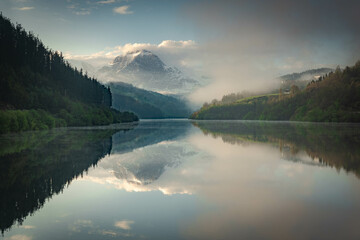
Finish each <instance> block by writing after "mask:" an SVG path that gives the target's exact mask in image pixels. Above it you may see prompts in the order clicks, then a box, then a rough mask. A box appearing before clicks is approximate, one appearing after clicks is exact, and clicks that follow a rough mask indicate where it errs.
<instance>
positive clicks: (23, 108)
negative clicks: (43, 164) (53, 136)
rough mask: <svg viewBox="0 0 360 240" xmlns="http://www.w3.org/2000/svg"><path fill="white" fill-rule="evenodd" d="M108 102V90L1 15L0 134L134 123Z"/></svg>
mask: <svg viewBox="0 0 360 240" xmlns="http://www.w3.org/2000/svg"><path fill="white" fill-rule="evenodd" d="M111 99H112V96H111V92H110V89H109V88H108V87H105V86H104V85H102V84H100V83H99V82H98V81H97V80H96V79H94V78H91V77H89V76H88V75H87V74H86V73H84V72H83V71H82V70H81V69H80V70H78V69H76V68H73V67H71V66H70V65H69V63H68V62H67V61H65V60H64V58H63V56H62V53H61V52H57V51H53V50H51V49H49V48H47V47H46V46H44V44H43V43H42V42H41V40H40V39H39V38H38V37H37V36H35V35H34V34H33V33H32V32H27V31H26V30H25V29H24V28H22V26H21V25H20V24H16V25H14V24H13V23H11V21H10V19H7V18H5V17H4V16H2V15H1V16H0V108H1V112H0V126H1V129H0V132H9V131H23V130H37V129H48V128H52V127H60V126H83V125H104V124H111V123H118V122H129V121H134V120H137V117H136V116H135V115H134V114H132V113H127V112H125V113H121V112H119V111H116V110H115V109H112V108H110V107H111V104H112V102H111Z"/></svg>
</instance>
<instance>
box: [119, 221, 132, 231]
mask: <svg viewBox="0 0 360 240" xmlns="http://www.w3.org/2000/svg"><path fill="white" fill-rule="evenodd" d="M134 223H135V222H134V221H130V220H122V221H117V222H115V224H114V226H115V227H117V228H121V229H124V230H130V229H131V225H132V224H134Z"/></svg>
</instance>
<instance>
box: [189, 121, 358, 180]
mask: <svg viewBox="0 0 360 240" xmlns="http://www.w3.org/2000/svg"><path fill="white" fill-rule="evenodd" d="M193 124H194V126H197V127H199V128H200V129H201V130H202V131H203V133H204V134H205V135H211V136H212V137H214V138H221V139H222V140H223V141H224V142H225V143H230V144H241V145H249V144H253V143H256V142H257V143H267V144H271V145H273V146H276V147H277V148H279V150H280V152H281V154H282V158H283V159H286V160H290V161H294V162H302V163H304V164H309V165H316V166H330V167H334V168H336V169H337V170H338V171H339V170H340V169H344V170H345V171H346V172H352V173H354V174H355V175H356V176H357V177H359V178H360V148H359V146H360V126H359V125H358V124H316V123H291V122H270V123H269V122H253V121H249V122H246V121H245V122H241V121H198V122H193ZM308 157H310V159H311V161H309V158H308Z"/></svg>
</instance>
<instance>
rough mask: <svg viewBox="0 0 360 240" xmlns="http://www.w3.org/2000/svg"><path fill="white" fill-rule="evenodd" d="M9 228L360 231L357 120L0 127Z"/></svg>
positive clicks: (182, 233)
mask: <svg viewBox="0 0 360 240" xmlns="http://www.w3.org/2000/svg"><path fill="white" fill-rule="evenodd" d="M0 207H1V209H0V210H1V211H0V228H1V231H2V236H1V237H0V238H4V239H9V240H19V239H23V240H30V239H33V240H35V239H46V240H47V239H171V240H173V239H360V125H344V124H332V125H329V124H310V123H276V122H246V121H245V122H243V121H198V122H190V121H187V120H167V121H141V122H140V123H139V124H138V125H125V126H123V125H121V126H114V127H107V128H74V129H55V130H52V131H44V132H26V133H22V134H9V135H1V136H0Z"/></svg>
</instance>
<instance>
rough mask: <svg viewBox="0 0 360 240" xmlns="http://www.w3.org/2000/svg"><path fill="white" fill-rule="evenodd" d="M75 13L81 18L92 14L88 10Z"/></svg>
mask: <svg viewBox="0 0 360 240" xmlns="http://www.w3.org/2000/svg"><path fill="white" fill-rule="evenodd" d="M74 13H75V14H76V15H79V16H85V15H89V14H91V11H90V10H87V9H82V10H80V11H74Z"/></svg>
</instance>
